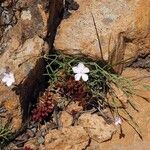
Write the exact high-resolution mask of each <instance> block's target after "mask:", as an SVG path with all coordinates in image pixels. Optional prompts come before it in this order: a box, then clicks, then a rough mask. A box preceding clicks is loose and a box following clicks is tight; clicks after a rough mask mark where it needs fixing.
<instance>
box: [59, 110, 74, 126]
mask: <svg viewBox="0 0 150 150" xmlns="http://www.w3.org/2000/svg"><path fill="white" fill-rule="evenodd" d="M60 122H61V125H62V127H68V126H71V124H72V122H73V117H72V116H71V115H70V114H69V113H67V112H66V111H63V112H62V113H61V116H60Z"/></svg>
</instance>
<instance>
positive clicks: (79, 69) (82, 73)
mask: <svg viewBox="0 0 150 150" xmlns="http://www.w3.org/2000/svg"><path fill="white" fill-rule="evenodd" d="M72 70H73V72H74V73H75V80H76V81H79V80H80V79H81V78H82V79H83V81H87V80H88V75H87V73H89V71H90V70H89V68H87V67H85V66H84V64H83V63H81V62H80V63H79V64H78V65H77V66H75V67H73V68H72Z"/></svg>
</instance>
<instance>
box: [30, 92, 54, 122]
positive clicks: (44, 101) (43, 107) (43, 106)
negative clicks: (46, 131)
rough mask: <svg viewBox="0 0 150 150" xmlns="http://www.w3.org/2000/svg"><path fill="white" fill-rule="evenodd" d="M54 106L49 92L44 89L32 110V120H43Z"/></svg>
mask: <svg viewBox="0 0 150 150" xmlns="http://www.w3.org/2000/svg"><path fill="white" fill-rule="evenodd" d="M54 106H55V101H54V100H53V98H52V95H51V92H49V91H48V90H46V91H45V92H44V94H43V96H42V97H40V102H39V103H38V105H37V106H36V108H34V109H33V110H32V120H33V121H35V122H41V121H44V120H45V119H46V118H47V117H48V115H49V114H50V113H52V112H53V110H54Z"/></svg>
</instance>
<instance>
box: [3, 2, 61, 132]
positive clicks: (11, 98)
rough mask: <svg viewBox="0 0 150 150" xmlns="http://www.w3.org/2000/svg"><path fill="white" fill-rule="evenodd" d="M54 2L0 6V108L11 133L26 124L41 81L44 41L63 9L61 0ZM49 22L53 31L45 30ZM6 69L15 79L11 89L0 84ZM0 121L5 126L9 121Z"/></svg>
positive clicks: (45, 47) (43, 67) (15, 3)
mask: <svg viewBox="0 0 150 150" xmlns="http://www.w3.org/2000/svg"><path fill="white" fill-rule="evenodd" d="M53 2H54V3H53V4H52V3H50V2H49V0H40V1H37V0H24V1H22V0H19V1H17V2H15V1H14V2H12V1H9V0H5V1H4V2H3V3H0V8H1V9H2V10H0V14H3V15H1V16H0V25H2V27H3V30H1V32H0V34H1V35H0V75H1V76H0V92H1V94H0V106H4V107H5V108H6V110H7V114H9V116H10V119H9V121H10V120H11V122H10V123H9V124H10V125H11V127H12V129H13V130H14V131H15V130H18V129H19V128H20V127H21V124H22V122H23V121H25V120H24V119H25V116H26V115H27V112H28V108H29V103H30V98H31V96H32V95H33V93H34V91H35V89H36V88H37V87H38V86H39V83H40V82H41V81H42V80H43V73H44V70H45V65H44V60H43V59H42V55H43V54H44V53H47V52H48V50H49V47H48V44H47V43H46V42H45V41H44V39H45V37H46V36H47V35H48V34H49V35H51V30H54V29H55V28H56V25H55V19H58V20H59V19H60V18H59V14H60V12H61V9H62V7H63V6H62V0H59V1H56V0H53ZM8 6H9V7H8ZM10 6H11V7H10ZM50 8H53V11H52V10H51V9H50ZM3 9H5V11H4V10H3ZM8 12H12V13H8ZM11 15H12V16H11ZM14 18H15V21H14V20H13V19H14ZM54 18H55V19H54ZM10 22H11V24H9V23H10ZM49 22H51V28H52V29H49V28H48V23H49ZM51 40H52V39H51ZM50 44H51V43H50ZM50 46H51V45H50ZM8 68H9V71H10V72H11V73H13V74H14V77H15V83H14V84H13V85H12V86H11V87H7V86H6V84H5V83H3V82H1V81H2V77H3V74H4V73H5V70H7V69H8ZM12 89H13V90H12ZM6 118H7V116H6ZM0 120H1V118H0ZM2 121H3V123H4V124H7V123H8V119H5V120H4V119H2Z"/></svg>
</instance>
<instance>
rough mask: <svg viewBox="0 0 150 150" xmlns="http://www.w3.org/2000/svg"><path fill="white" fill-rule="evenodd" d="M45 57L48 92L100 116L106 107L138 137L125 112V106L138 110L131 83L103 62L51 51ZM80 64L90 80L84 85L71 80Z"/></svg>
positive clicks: (128, 114)
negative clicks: (86, 71) (89, 109)
mask: <svg viewBox="0 0 150 150" xmlns="http://www.w3.org/2000/svg"><path fill="white" fill-rule="evenodd" d="M45 58H46V60H47V63H48V65H47V67H46V69H47V75H48V76H49V82H50V89H51V90H55V91H58V92H59V93H61V94H62V93H63V94H64V95H65V96H66V97H67V99H68V100H69V101H70V100H81V103H82V104H84V106H88V108H89V106H90V108H91V109H92V108H95V109H96V110H97V111H99V112H101V115H102V116H103V117H104V114H103V113H102V110H103V109H105V108H109V109H110V111H111V112H112V116H113V117H114V120H115V117H116V116H117V117H120V118H121V119H122V120H125V121H127V122H128V123H129V124H130V125H131V126H132V127H133V128H134V129H135V131H136V132H137V133H138V134H139V135H140V131H139V129H138V125H137V124H136V122H135V121H134V119H133V117H132V116H131V115H130V113H129V112H128V111H127V110H126V104H127V103H129V104H130V105H131V106H132V107H133V109H135V110H137V109H136V108H135V106H134V103H133V102H132V101H131V98H132V94H133V93H134V88H133V86H132V84H131V81H129V80H128V79H126V78H124V77H122V76H120V75H118V74H116V73H115V72H114V70H113V69H112V67H111V66H109V65H108V64H107V63H106V62H104V61H103V62H102V61H100V60H93V59H91V58H88V57H87V56H84V55H82V56H81V55H80V56H71V55H65V54H61V53H60V52H59V51H55V50H54V51H53V52H52V53H51V54H50V55H48V56H45ZM80 62H82V63H84V65H85V66H86V67H88V68H89V70H90V72H89V73H88V76H89V80H88V81H86V82H83V81H75V80H74V79H73V78H74V77H73V75H74V73H73V69H72V68H73V67H74V66H76V65H77V64H79V63H80ZM58 85H59V86H58ZM84 108H85V110H86V109H87V107H84ZM140 137H141V136H140Z"/></svg>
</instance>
